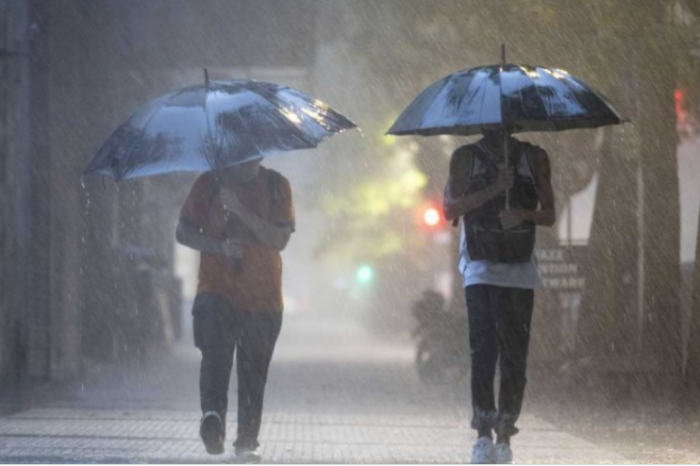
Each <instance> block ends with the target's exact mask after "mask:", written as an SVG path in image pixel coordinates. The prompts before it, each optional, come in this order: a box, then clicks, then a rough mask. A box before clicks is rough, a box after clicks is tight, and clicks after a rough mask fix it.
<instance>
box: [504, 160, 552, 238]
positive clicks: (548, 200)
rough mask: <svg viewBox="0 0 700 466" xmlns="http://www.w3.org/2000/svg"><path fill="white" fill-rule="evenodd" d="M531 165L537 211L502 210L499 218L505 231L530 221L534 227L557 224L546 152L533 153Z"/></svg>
mask: <svg viewBox="0 0 700 466" xmlns="http://www.w3.org/2000/svg"><path fill="white" fill-rule="evenodd" d="M533 165H534V166H533V169H534V170H535V180H536V183H537V185H536V188H537V197H538V199H539V201H540V202H539V203H540V206H539V209H537V210H524V209H511V210H504V211H503V212H501V216H500V217H501V224H502V225H503V228H505V229H509V228H513V227H515V226H517V225H520V224H521V223H522V222H524V221H530V222H533V223H534V224H535V225H539V226H544V227H551V226H553V225H554V224H555V223H556V222H557V214H556V209H555V205H554V204H555V203H554V189H553V188H552V167H551V164H550V162H549V155H547V152H546V151H544V150H541V149H540V150H538V151H537V152H535V155H534V157H533Z"/></svg>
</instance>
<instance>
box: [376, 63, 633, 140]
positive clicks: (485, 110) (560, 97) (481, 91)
mask: <svg viewBox="0 0 700 466" xmlns="http://www.w3.org/2000/svg"><path fill="white" fill-rule="evenodd" d="M623 121H624V120H623V119H622V118H621V117H620V115H619V114H618V113H617V111H616V110H615V109H614V108H613V107H612V105H610V103H609V102H608V101H607V100H606V99H605V98H604V97H603V96H601V95H600V94H599V93H598V92H596V91H595V90H593V89H592V88H591V87H590V86H588V85H587V84H585V83H584V82H582V81H581V80H579V79H576V78H575V77H573V76H571V75H570V74H569V73H567V72H566V71H563V70H560V69H556V68H545V67H542V66H526V65H511V64H506V63H505V50H504V52H503V62H502V63H501V64H500V65H491V66H481V67H477V68H471V69H466V70H462V71H458V72H456V73H453V74H451V75H449V76H447V77H445V78H442V79H440V80H439V81H437V82H435V83H433V84H432V85H430V86H428V87H427V88H426V89H425V90H424V91H423V92H421V93H420V95H418V97H416V99H415V100H414V101H413V102H412V103H411V104H410V105H409V106H408V107H407V108H406V109H405V110H404V111H403V112H402V113H401V115H400V116H399V118H398V119H397V120H396V122H395V123H394V124H393V125H392V127H391V128H390V129H389V131H388V132H387V134H393V135H395V136H403V135H410V134H417V135H421V136H433V135H436V134H455V135H470V134H478V133H481V132H482V131H483V130H487V129H494V128H504V129H506V131H507V132H508V133H519V132H526V131H561V130H567V129H574V128H595V127H598V126H605V125H613V124H619V123H622V122H623Z"/></svg>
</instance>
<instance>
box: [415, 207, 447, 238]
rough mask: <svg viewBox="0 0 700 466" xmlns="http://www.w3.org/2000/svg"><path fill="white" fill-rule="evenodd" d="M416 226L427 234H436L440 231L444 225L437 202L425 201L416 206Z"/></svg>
mask: <svg viewBox="0 0 700 466" xmlns="http://www.w3.org/2000/svg"><path fill="white" fill-rule="evenodd" d="M417 217H418V218H417V221H418V224H419V225H420V226H421V227H422V228H423V229H425V230H427V231H429V232H437V231H439V230H442V229H443V227H444V226H445V225H446V222H445V218H444V217H443V216H442V211H441V209H440V204H439V203H438V202H437V201H426V202H424V203H422V204H420V205H419V206H418V211H417Z"/></svg>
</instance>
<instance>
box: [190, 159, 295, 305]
mask: <svg viewBox="0 0 700 466" xmlns="http://www.w3.org/2000/svg"><path fill="white" fill-rule="evenodd" d="M216 176H218V184H217V183H216V182H215V173H214V172H206V173H204V174H202V175H200V176H199V178H197V181H195V183H194V186H192V190H191V191H190V194H189V197H188V198H187V201H185V205H184V206H183V207H182V211H181V212H180V218H181V219H182V220H183V221H184V222H187V223H189V224H191V225H194V226H196V227H199V228H201V229H202V232H203V233H204V234H205V235H207V236H209V237H211V238H216V239H220V240H224V239H225V238H228V237H235V238H240V239H243V240H244V244H245V245H244V247H243V258H242V261H241V265H242V267H240V268H238V269H237V268H236V267H235V266H234V264H233V259H232V258H230V257H228V256H224V255H221V254H212V253H207V252H202V253H201V262H200V265H199V285H198V287H197V292H198V293H205V292H211V293H216V294H218V295H220V296H223V297H225V298H227V299H228V300H229V301H230V302H231V305H232V306H233V308H234V309H240V310H243V311H248V312H267V313H279V312H282V310H283V309H284V303H283V300H282V257H281V255H280V253H279V251H276V250H275V249H274V248H272V247H270V246H268V245H266V244H264V243H262V242H260V241H258V240H257V239H256V238H255V236H254V235H253V233H252V232H251V231H250V230H248V228H247V227H246V226H245V225H243V224H242V222H241V221H240V220H239V219H238V218H237V216H236V215H235V214H231V213H229V212H227V211H226V210H225V209H224V207H223V205H222V204H221V201H220V199H219V195H218V192H219V191H218V189H221V188H227V189H232V190H233V191H234V192H235V193H236V196H237V197H238V199H239V200H240V202H241V203H242V204H243V205H244V206H245V207H247V208H248V210H249V211H250V212H252V213H254V214H256V215H257V216H259V217H261V218H262V219H264V220H267V221H268V222H270V223H272V224H273V225H276V226H291V227H294V204H293V202H292V189H291V186H290V185H289V181H288V180H287V179H286V178H285V177H283V176H282V175H279V174H277V173H275V172H273V171H272V170H268V169H266V168H264V167H260V172H259V173H258V176H257V177H256V178H255V179H253V180H251V181H250V182H248V183H239V182H237V181H236V180H235V179H233V177H231V176H230V172H227V171H226V170H219V171H217V172H216ZM273 176H276V182H275V183H274V186H275V189H271V184H270V183H271V177H273ZM217 188H218V189H217ZM273 196H274V199H273Z"/></svg>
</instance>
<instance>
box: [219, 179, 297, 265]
mask: <svg viewBox="0 0 700 466" xmlns="http://www.w3.org/2000/svg"><path fill="white" fill-rule="evenodd" d="M219 196H220V197H221V203H222V204H223V206H224V208H225V209H226V210H228V211H229V212H231V213H232V214H235V215H236V216H237V217H238V219H239V220H240V221H241V222H242V223H243V224H244V225H245V226H247V227H248V229H250V231H251V232H252V233H253V235H255V237H256V238H257V239H258V240H259V241H260V242H262V243H264V244H266V245H268V246H270V247H271V248H273V249H275V250H277V251H283V250H284V248H286V247H287V243H289V238H290V237H291V235H292V232H293V231H294V227H293V226H291V225H285V226H278V225H274V224H272V223H270V222H268V221H266V220H264V219H262V218H260V217H259V216H257V215H256V214H254V213H253V212H251V211H250V210H249V209H248V208H247V207H246V206H244V205H243V204H242V203H241V202H240V200H239V199H238V197H237V196H236V193H234V192H233V191H232V190H230V189H222V190H221V193H220V194H219Z"/></svg>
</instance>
